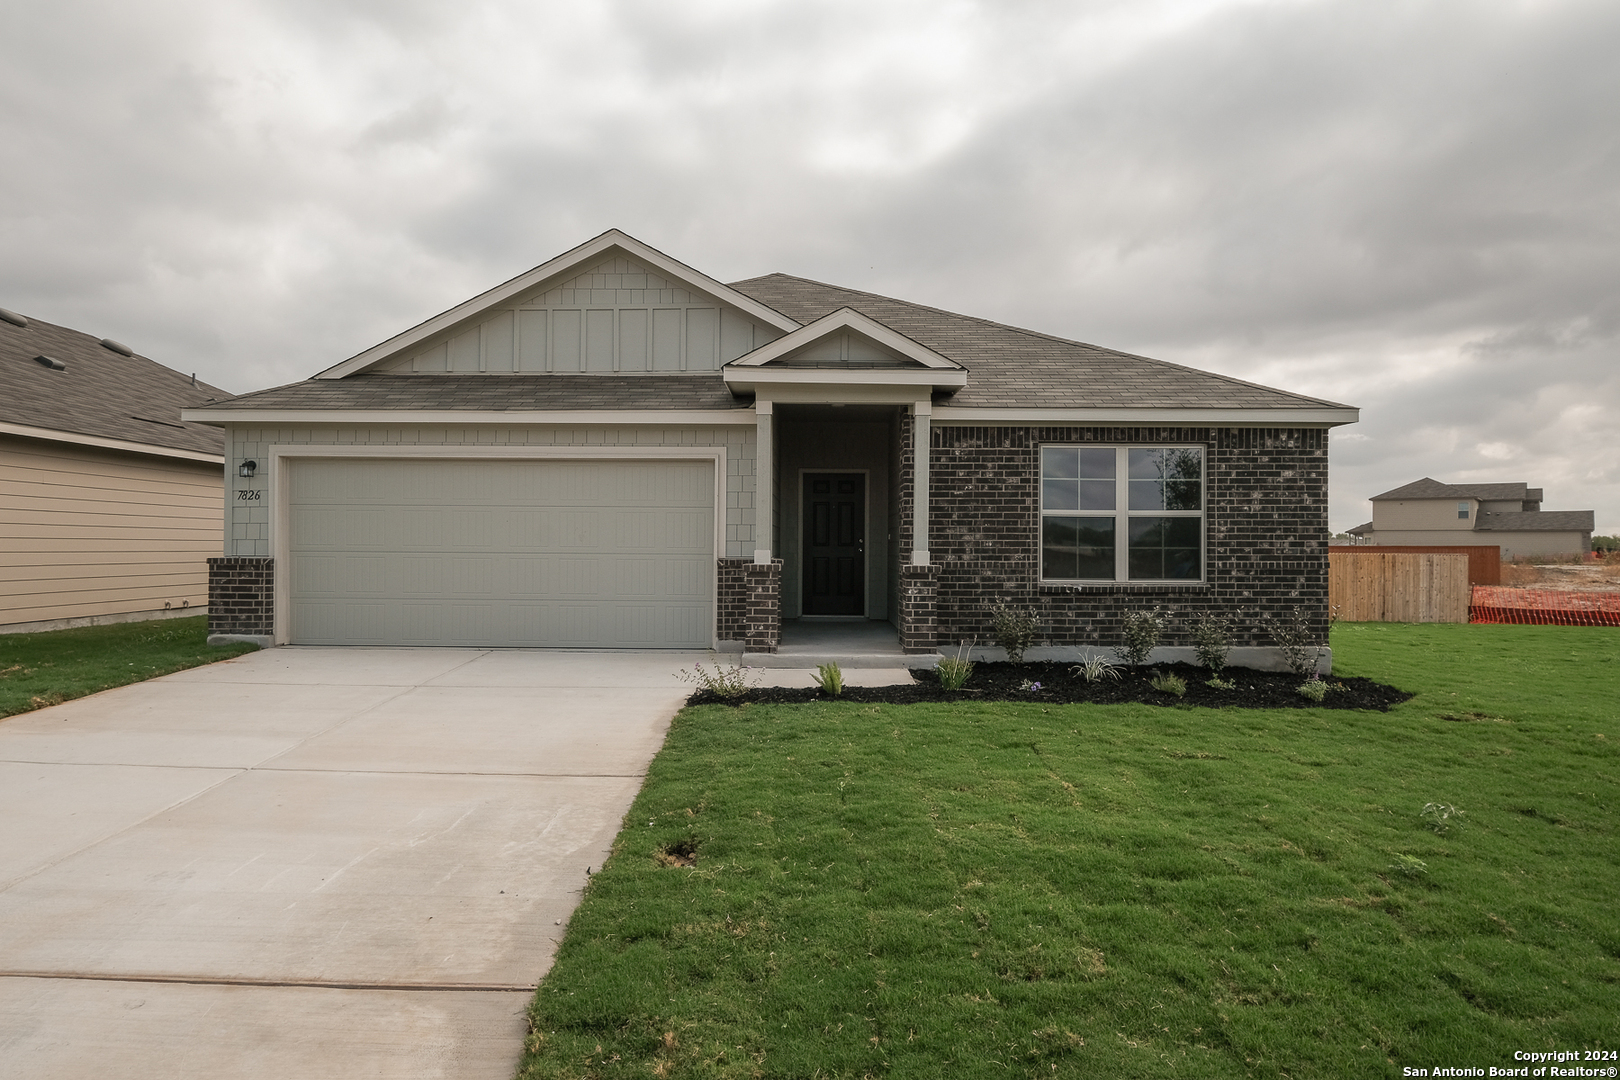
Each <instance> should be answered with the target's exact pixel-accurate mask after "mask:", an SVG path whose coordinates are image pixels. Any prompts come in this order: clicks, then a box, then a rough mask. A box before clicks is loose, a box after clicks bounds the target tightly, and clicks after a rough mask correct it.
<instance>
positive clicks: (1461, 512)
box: [1350, 476, 1595, 559]
mask: <svg viewBox="0 0 1620 1080" xmlns="http://www.w3.org/2000/svg"><path fill="white" fill-rule="evenodd" d="M1541 498H1542V491H1541V489H1540V488H1533V487H1528V486H1527V485H1525V484H1442V483H1441V482H1440V481H1438V480H1434V479H1431V478H1429V477H1427V476H1425V477H1424V478H1423V479H1421V480H1414V481H1412V482H1411V483H1410V484H1403V485H1401V486H1400V487H1398V488H1394V489H1392V490H1390V491H1386V492H1384V493H1383V494H1382V495H1374V496H1373V497H1372V504H1373V519H1372V520H1371V521H1368V522H1365V523H1363V524H1361V525H1357V526H1356V527H1355V528H1353V529H1351V530H1350V535H1352V536H1355V537H1357V538H1358V539H1359V541H1360V542H1361V543H1364V544H1381V545H1391V544H1395V545H1400V544H1424V545H1428V544H1439V545H1458V544H1461V545H1483V546H1487V547H1500V548H1501V549H1502V558H1504V559H1511V558H1514V557H1516V556H1525V555H1538V556H1539V555H1584V554H1587V553H1588V552H1590V551H1591V550H1592V529H1593V523H1594V518H1595V515H1594V514H1593V512H1592V511H1590V510H1543V509H1542V508H1541Z"/></svg>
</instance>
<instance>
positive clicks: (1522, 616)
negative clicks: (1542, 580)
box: [1468, 585, 1620, 626]
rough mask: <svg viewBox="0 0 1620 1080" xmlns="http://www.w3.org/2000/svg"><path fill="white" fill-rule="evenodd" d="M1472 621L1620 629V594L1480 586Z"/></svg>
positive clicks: (1473, 600)
mask: <svg viewBox="0 0 1620 1080" xmlns="http://www.w3.org/2000/svg"><path fill="white" fill-rule="evenodd" d="M1468 621H1469V622H1471V623H1524V624H1530V625H1541V626H1620V593H1589V592H1572V591H1569V590H1563V589H1511V588H1506V587H1501V586H1489V585H1476V586H1474V589H1473V594H1472V596H1471V597H1470V599H1469V604H1468Z"/></svg>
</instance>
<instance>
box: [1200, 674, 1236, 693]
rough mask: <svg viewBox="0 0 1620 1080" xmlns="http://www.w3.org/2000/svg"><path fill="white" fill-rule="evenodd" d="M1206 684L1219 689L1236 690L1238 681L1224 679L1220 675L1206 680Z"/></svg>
mask: <svg viewBox="0 0 1620 1080" xmlns="http://www.w3.org/2000/svg"><path fill="white" fill-rule="evenodd" d="M1204 685H1205V686H1213V687H1214V688H1215V689H1217V690H1236V689H1237V683H1235V682H1233V681H1232V680H1231V679H1223V678H1221V677H1220V676H1219V675H1215V676H1212V677H1210V678H1208V679H1205V680H1204Z"/></svg>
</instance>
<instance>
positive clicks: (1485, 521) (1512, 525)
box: [1474, 510, 1596, 532]
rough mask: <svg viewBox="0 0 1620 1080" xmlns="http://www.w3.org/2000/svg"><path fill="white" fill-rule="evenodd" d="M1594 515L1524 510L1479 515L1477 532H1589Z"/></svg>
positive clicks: (1584, 512) (1585, 512)
mask: <svg viewBox="0 0 1620 1080" xmlns="http://www.w3.org/2000/svg"><path fill="white" fill-rule="evenodd" d="M1595 522H1596V515H1595V514H1594V513H1593V512H1592V511H1590V510H1525V511H1519V512H1516V513H1507V514H1481V515H1479V520H1478V521H1477V522H1476V523H1475V525H1474V528H1475V530H1476V531H1478V532H1591V531H1592V530H1593V529H1594V528H1595V527H1596V524H1595Z"/></svg>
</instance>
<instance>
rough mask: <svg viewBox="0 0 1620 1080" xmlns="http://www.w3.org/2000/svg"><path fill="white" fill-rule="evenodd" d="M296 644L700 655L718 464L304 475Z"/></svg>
mask: <svg viewBox="0 0 1620 1080" xmlns="http://www.w3.org/2000/svg"><path fill="white" fill-rule="evenodd" d="M289 482H290V484H291V490H290V493H289V494H290V498H289V508H290V511H291V514H292V522H291V542H292V550H291V556H292V560H291V562H292V565H291V567H290V568H289V569H290V575H291V576H290V578H289V582H288V589H289V592H290V594H291V603H292V611H291V614H292V628H291V631H292V640H293V642H294V643H296V644H304V645H517V646H524V645H527V646H542V647H553V648H558V647H561V648H707V647H708V646H709V644H710V641H711V639H712V637H713V632H712V628H713V625H714V615H713V611H714V609H713V599H714V574H715V570H714V465H713V464H712V463H710V462H689V461H517V460H493V461H492V460H482V461H462V460H451V461H403V460H387V459H383V460H377V459H338V460H319V459H316V460H302V461H294V462H292V465H291V477H290V479H289Z"/></svg>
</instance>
